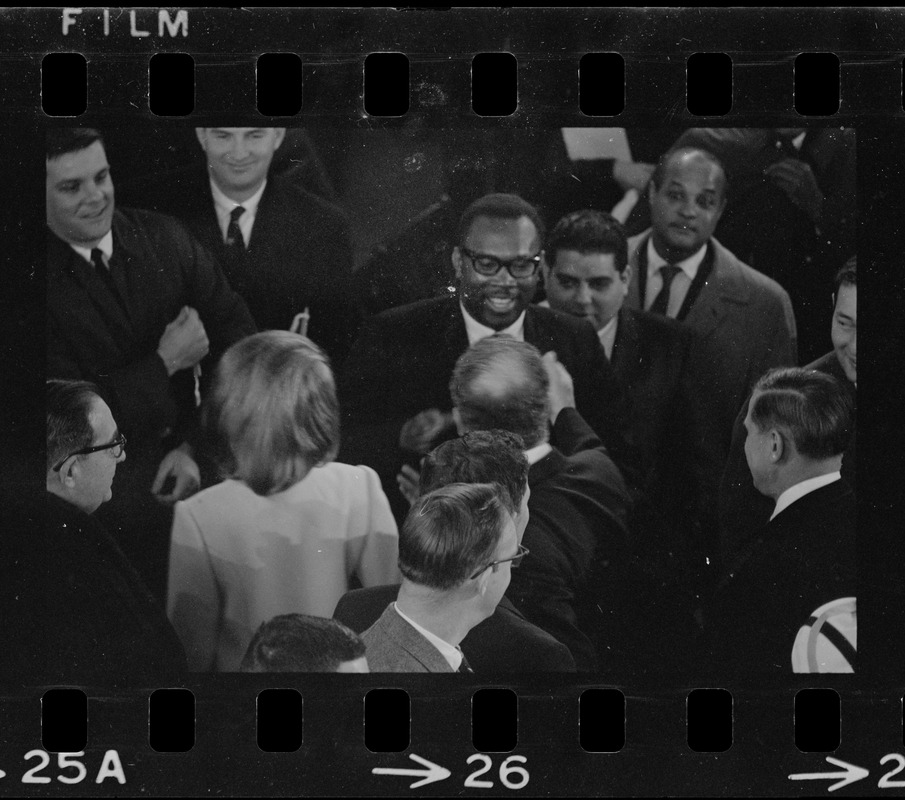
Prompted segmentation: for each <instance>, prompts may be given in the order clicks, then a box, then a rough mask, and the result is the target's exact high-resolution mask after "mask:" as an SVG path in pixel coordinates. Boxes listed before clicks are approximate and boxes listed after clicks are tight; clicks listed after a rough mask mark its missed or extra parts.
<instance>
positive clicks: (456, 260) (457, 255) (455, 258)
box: [451, 247, 462, 280]
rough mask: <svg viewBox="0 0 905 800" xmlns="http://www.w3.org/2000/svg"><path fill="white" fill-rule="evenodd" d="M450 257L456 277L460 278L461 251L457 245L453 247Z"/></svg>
mask: <svg viewBox="0 0 905 800" xmlns="http://www.w3.org/2000/svg"><path fill="white" fill-rule="evenodd" d="M451 259H452V265H453V269H454V270H455V271H456V277H457V278H459V279H460V280H461V278H462V253H461V251H460V250H459V248H458V247H454V248H453V251H452V257H451Z"/></svg>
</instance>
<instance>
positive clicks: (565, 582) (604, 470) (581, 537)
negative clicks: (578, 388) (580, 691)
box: [507, 414, 631, 671]
mask: <svg viewBox="0 0 905 800" xmlns="http://www.w3.org/2000/svg"><path fill="white" fill-rule="evenodd" d="M557 421H559V420H557ZM571 422H572V425H573V426H580V425H581V424H582V420H581V417H580V416H579V415H577V414H575V415H572V420H571ZM587 443H588V444H592V446H591V448H590V449H585V450H581V451H578V452H573V453H572V454H571V455H568V456H567V455H564V454H563V453H562V452H560V451H559V450H557V449H555V448H554V449H553V450H552V451H551V452H550V453H548V454H547V455H546V456H544V457H543V458H542V459H541V460H540V461H538V462H536V463H535V464H532V465H531V467H530V469H529V470H528V485H529V487H530V488H531V496H530V497H529V499H528V510H529V512H530V517H529V520H528V525H527V527H526V529H525V535H524V537H523V539H522V543H523V544H524V545H525V547H527V548H528V550H529V551H530V552H529V553H528V555H527V556H525V558H524V560H523V561H522V563H521V565H520V566H519V568H518V569H514V570H512V579H511V581H510V584H509V589H508V590H507V596H508V597H509V598H510V600H512V603H513V605H514V606H515V607H516V608H518V609H519V611H521V612H522V614H524V615H525V617H526V618H527V619H528V620H530V621H531V622H533V623H534V624H535V625H537V626H538V627H539V628H542V629H543V630H545V631H547V633H549V634H550V635H551V636H553V637H555V638H556V639H558V640H559V641H560V642H562V643H563V644H565V645H566V646H567V647H568V648H569V651H570V652H571V653H572V656H573V658H574V659H575V664H576V667H577V668H578V669H579V670H585V671H590V670H594V669H595V668H596V666H597V662H598V659H597V655H596V651H598V650H599V651H600V652H601V654H602V663H601V664H600V666H601V667H608V666H610V662H611V661H612V660H613V659H614V658H615V655H614V654H617V653H618V652H619V646H620V642H619V635H618V631H619V626H620V625H621V624H623V623H622V620H620V614H621V613H622V612H623V610H624V609H623V607H622V606H623V604H624V602H625V600H626V594H625V588H626V587H625V586H624V585H623V581H624V580H625V579H626V578H627V574H626V569H627V565H628V560H629V553H630V548H631V542H630V541H629V535H628V528H627V519H628V513H629V508H630V506H631V499H630V496H629V494H628V490H627V489H626V486H625V483H624V481H623V480H622V477H621V475H620V474H619V470H618V469H617V468H616V465H615V464H614V463H613V461H612V460H611V459H610V458H609V456H608V455H607V454H606V450H605V449H604V448H603V447H601V446H599V442H598V443H597V446H593V442H592V440H591V439H590V438H588V439H587ZM611 655H612V656H613V658H611Z"/></svg>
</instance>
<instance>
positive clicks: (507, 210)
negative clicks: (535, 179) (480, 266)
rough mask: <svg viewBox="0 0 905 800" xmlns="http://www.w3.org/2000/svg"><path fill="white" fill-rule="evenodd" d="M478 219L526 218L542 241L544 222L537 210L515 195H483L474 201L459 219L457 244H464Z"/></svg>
mask: <svg viewBox="0 0 905 800" xmlns="http://www.w3.org/2000/svg"><path fill="white" fill-rule="evenodd" d="M478 217H489V218H490V219H521V218H522V217H528V219H530V220H531V222H532V224H533V225H534V227H535V229H536V230H537V236H538V238H539V239H540V241H541V242H543V241H544V232H545V231H544V222H543V220H542V219H541V216H540V214H539V213H538V212H537V209H536V208H535V207H534V206H533V205H531V203H529V202H527V201H526V200H522V198H521V197H519V196H518V195H517V194H501V193H495V194H485V195H484V196H483V197H479V198H478V199H477V200H475V201H474V202H473V203H472V204H471V205H470V206H468V208H466V209H465V211H463V212H462V216H461V218H460V219H459V229H458V233H457V239H456V242H457V244H465V239H466V238H467V237H468V232H469V231H470V230H471V226H472V223H473V222H474V221H475V220H476V219H477V218H478Z"/></svg>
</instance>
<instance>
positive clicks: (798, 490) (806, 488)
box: [770, 472, 842, 522]
mask: <svg viewBox="0 0 905 800" xmlns="http://www.w3.org/2000/svg"><path fill="white" fill-rule="evenodd" d="M841 478H842V474H841V473H840V472H829V473H827V474H826V475H818V476H817V477H816V478H808V479H807V480H806V481H801V483H796V484H795V485H794V486H790V487H789V488H788V489H786V490H785V491H784V492H783V493H782V494H781V495H780V496H779V497H778V498H776V508H774V509H773V515H772V516H771V517H770V521H771V522H772V521H773V520H774V519H775V518H776V516H777V515H778V514H779V513H780V512H782V511H785V510H786V509H787V508H788V507H789V506H790V505H792V503H794V502H795V501H796V500H800V499H801V498H802V497H804V496H805V495H806V494H810V493H811V492H814V491H816V490H817V489H821V488H823V487H824V486H827V485H829V484H831V483H835V482H836V481H838V480H840V479H841Z"/></svg>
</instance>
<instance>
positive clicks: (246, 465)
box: [204, 331, 339, 495]
mask: <svg viewBox="0 0 905 800" xmlns="http://www.w3.org/2000/svg"><path fill="white" fill-rule="evenodd" d="M204 425H205V428H206V430H207V432H208V434H209V435H211V436H212V437H213V438H214V439H215V441H216V443H217V447H216V450H217V461H218V462H219V464H220V468H221V470H222V471H223V473H224V475H225V476H226V477H230V478H235V479H236V480H240V481H243V482H244V483H246V484H247V485H248V486H249V487H250V488H251V490H252V491H254V492H255V493H257V494H260V495H271V494H276V493H277V492H281V491H283V490H285V489H288V488H289V487H290V486H293V485H294V484H296V483H298V482H299V481H300V480H302V479H303V478H304V477H305V476H306V475H307V474H308V471H309V470H310V469H311V468H312V467H315V466H318V465H320V464H325V463H328V462H330V461H332V460H333V459H334V458H335V457H336V453H337V451H338V450H339V404H338V403H337V400H336V387H335V384H334V381H333V373H332V372H331V370H330V362H329V360H328V359H327V357H326V355H324V353H323V351H322V350H321V349H320V348H319V347H318V346H317V345H316V344H314V342H312V341H311V340H310V339H307V338H306V337H304V336H299V335H298V334H295V333H289V332H288V331H264V332H263V333H257V334H255V335H254V336H249V337H248V338H246V339H243V340H241V341H240V342H237V343H236V344H234V345H233V346H232V347H231V348H230V349H229V350H227V351H226V353H224V355H223V358H222V359H221V360H220V364H219V366H218V367H217V377H216V380H215V382H214V387H213V391H212V392H211V393H210V396H209V400H208V403H207V404H206V406H205V409H204Z"/></svg>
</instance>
